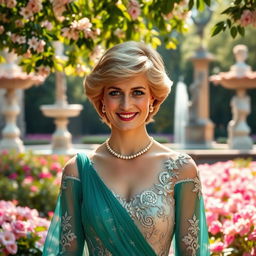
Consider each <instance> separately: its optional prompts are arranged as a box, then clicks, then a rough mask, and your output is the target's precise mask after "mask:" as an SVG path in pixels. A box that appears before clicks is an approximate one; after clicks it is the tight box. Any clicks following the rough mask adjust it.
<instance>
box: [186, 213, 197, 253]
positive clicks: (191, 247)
mask: <svg viewBox="0 0 256 256" xmlns="http://www.w3.org/2000/svg"><path fill="white" fill-rule="evenodd" d="M188 222H189V224H190V225H189V228H188V234H187V235H186V236H185V237H184V238H183V239H182V241H183V242H184V243H185V245H186V246H187V250H188V251H191V256H195V255H196V251H197V250H198V248H199V241H198V232H199V220H198V219H197V218H196V216H195V215H193V217H192V219H189V220H188Z"/></svg>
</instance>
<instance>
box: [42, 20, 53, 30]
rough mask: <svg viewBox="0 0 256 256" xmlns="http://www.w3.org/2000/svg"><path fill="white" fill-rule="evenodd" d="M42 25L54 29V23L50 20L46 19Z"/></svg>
mask: <svg viewBox="0 0 256 256" xmlns="http://www.w3.org/2000/svg"><path fill="white" fill-rule="evenodd" d="M41 26H42V27H45V28H46V29H48V30H52V29H53V25H52V23H51V22H50V21H48V20H44V21H43V22H42V23H41Z"/></svg>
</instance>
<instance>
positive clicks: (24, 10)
mask: <svg viewBox="0 0 256 256" xmlns="http://www.w3.org/2000/svg"><path fill="white" fill-rule="evenodd" d="M20 15H21V16H23V18H24V19H26V20H27V19H29V18H31V17H32V16H33V12H32V11H31V10H29V9H28V8H26V7H22V8H21V9H20Z"/></svg>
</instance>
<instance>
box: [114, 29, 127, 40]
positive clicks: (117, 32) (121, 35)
mask: <svg viewBox="0 0 256 256" xmlns="http://www.w3.org/2000/svg"><path fill="white" fill-rule="evenodd" d="M114 35H115V36H117V37H118V38H124V37H125V33H124V31H123V30H122V29H120V28H117V29H116V30H115V31H114Z"/></svg>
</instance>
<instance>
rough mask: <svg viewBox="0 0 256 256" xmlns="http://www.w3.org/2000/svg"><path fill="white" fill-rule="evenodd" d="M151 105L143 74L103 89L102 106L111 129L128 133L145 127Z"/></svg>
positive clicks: (151, 98) (150, 97) (151, 101)
mask: <svg viewBox="0 0 256 256" xmlns="http://www.w3.org/2000/svg"><path fill="white" fill-rule="evenodd" d="M152 103H153V97H152V96H151V93H150V90H149V86H148V82H147V79H146V77H145V75H144V74H141V75H138V76H135V77H134V78H131V79H127V80H123V81H120V82H117V83H115V84H114V85H113V84H109V85H107V86H106V87H105V88H104V95H103V99H102V104H103V105H105V111H106V113H105V115H106V117H107V118H108V120H109V122H110V124H111V127H112V128H116V129H118V130H122V131H128V130H132V129H136V128H139V127H141V126H144V125H145V121H146V119H147V117H148V114H149V106H150V104H152Z"/></svg>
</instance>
